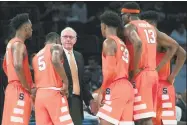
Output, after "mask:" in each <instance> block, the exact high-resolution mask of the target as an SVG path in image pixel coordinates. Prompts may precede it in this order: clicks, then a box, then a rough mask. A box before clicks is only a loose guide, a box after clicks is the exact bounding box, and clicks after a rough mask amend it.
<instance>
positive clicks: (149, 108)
mask: <svg viewBox="0 0 187 125" xmlns="http://www.w3.org/2000/svg"><path fill="white" fill-rule="evenodd" d="M133 82H134V84H135V87H134V88H135V89H134V93H135V98H134V108H133V111H134V120H140V119H144V118H150V117H156V106H155V105H156V99H157V97H156V96H157V95H154V94H153V93H154V92H153V91H157V84H158V73H157V72H156V71H150V70H146V69H145V70H143V71H141V72H140V73H139V74H138V75H137V76H136V77H135V79H134V80H133ZM153 88H155V89H154V90H153ZM155 93H156V92H155Z"/></svg>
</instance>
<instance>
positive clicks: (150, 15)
mask: <svg viewBox="0 0 187 125" xmlns="http://www.w3.org/2000/svg"><path fill="white" fill-rule="evenodd" d="M140 18H141V19H142V20H149V21H152V22H155V23H157V22H158V20H159V14H158V13H157V12H156V11H153V10H150V11H145V12H143V13H141V14H140Z"/></svg>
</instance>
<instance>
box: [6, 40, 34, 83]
mask: <svg viewBox="0 0 187 125" xmlns="http://www.w3.org/2000/svg"><path fill="white" fill-rule="evenodd" d="M15 42H21V43H23V44H24V42H23V41H22V40H21V39H19V38H13V39H11V40H10V41H9V43H8V45H7V48H6V57H5V59H4V61H3V70H4V72H5V73H6V75H7V77H8V83H10V82H14V81H19V82H20V80H19V78H18V76H17V74H16V71H15V68H14V63H13V62H14V59H13V53H12V45H13V44H14V43H15ZM25 52H26V56H25V57H24V59H23V70H24V74H25V77H26V80H27V83H28V85H29V86H30V87H32V83H33V81H32V76H31V72H30V69H29V61H28V55H27V50H26V46H25Z"/></svg>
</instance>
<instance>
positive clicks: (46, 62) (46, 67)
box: [33, 44, 63, 88]
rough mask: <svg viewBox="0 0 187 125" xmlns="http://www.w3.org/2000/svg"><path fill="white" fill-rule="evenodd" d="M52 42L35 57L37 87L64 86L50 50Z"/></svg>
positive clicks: (34, 66)
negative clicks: (54, 65)
mask: <svg viewBox="0 0 187 125" xmlns="http://www.w3.org/2000/svg"><path fill="white" fill-rule="evenodd" d="M50 47H51V45H50V44H47V45H46V46H45V47H44V48H43V49H42V50H40V51H39V52H38V53H37V54H36V55H35V56H34V58H33V69H34V79H35V84H36V88H40V87H42V88H43V87H57V88H59V87H62V85H63V84H62V79H61V78H60V76H59V75H58V74H57V72H56V71H55V69H54V67H53V64H52V60H51V52H50Z"/></svg>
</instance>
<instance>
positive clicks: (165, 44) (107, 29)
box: [2, 2, 186, 125]
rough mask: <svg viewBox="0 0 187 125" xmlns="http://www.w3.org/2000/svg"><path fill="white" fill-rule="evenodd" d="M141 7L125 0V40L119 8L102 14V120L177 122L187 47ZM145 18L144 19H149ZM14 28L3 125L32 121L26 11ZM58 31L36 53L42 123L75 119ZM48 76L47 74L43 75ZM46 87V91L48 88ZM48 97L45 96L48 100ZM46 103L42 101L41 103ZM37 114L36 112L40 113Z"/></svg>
mask: <svg viewBox="0 0 187 125" xmlns="http://www.w3.org/2000/svg"><path fill="white" fill-rule="evenodd" d="M139 14H140V7H139V5H138V4H137V3H135V2H127V3H125V4H124V5H123V8H122V9H121V17H122V20H123V21H124V23H125V26H124V36H125V40H124V42H123V41H122V40H121V39H120V38H119V37H118V32H117V30H118V28H119V27H121V25H122V24H123V23H122V21H121V18H120V17H119V16H118V14H116V13H114V12H110V11H106V12H104V13H103V14H102V15H101V18H100V19H101V31H102V35H103V36H104V37H105V38H106V40H105V41H104V42H103V52H102V68H103V69H102V70H103V78H104V79H103V84H102V87H101V88H100V91H99V96H98V100H97V102H98V108H99V111H98V113H97V116H98V117H99V118H100V123H101V125H111V124H115V125H118V124H119V125H133V124H134V121H136V122H137V123H138V124H139V125H153V124H154V125H162V124H163V125H176V124H177V123H176V118H175V115H176V113H175V100H174V98H175V92H174V87H173V83H174V79H175V77H176V75H177V74H178V72H179V71H180V69H181V67H182V65H183V64H184V62H185V59H186V52H185V51H184V50H183V49H182V47H180V46H179V45H178V44H177V43H176V41H174V40H173V39H171V38H170V37H169V36H167V35H166V34H164V33H162V32H160V31H159V30H158V29H156V24H157V18H158V15H157V14H156V13H155V12H153V11H147V12H145V13H143V14H142V15H141V18H142V19H144V20H140V19H139ZM145 20H146V21H145ZM10 25H11V26H12V28H14V30H15V31H16V33H15V37H14V38H12V39H11V40H10V41H9V43H8V45H7V49H6V54H5V59H4V62H3V69H4V71H5V73H6V75H7V77H8V83H9V84H8V86H7V89H6V94H5V106H4V112H3V122H2V125H11V124H14V125H22V124H24V125H28V124H29V119H30V113H31V98H32V97H33V98H34V96H33V95H34V94H33V93H34V91H32V90H34V89H33V88H34V87H33V81H32V77H31V73H30V70H29V63H28V55H27V50H26V46H25V44H24V41H25V40H26V39H28V38H30V37H31V36H32V24H31V21H30V20H29V17H28V15H27V14H19V15H17V16H16V17H14V18H13V19H12V20H11V24H10ZM59 38H60V37H59V35H58V34H56V33H54V32H52V33H49V34H48V35H47V36H46V45H45V47H44V48H43V49H42V50H40V51H39V52H38V53H37V54H36V55H35V57H34V59H33V68H34V73H35V84H36V88H37V94H36V100H37V95H38V93H39V95H40V98H42V95H43V94H49V97H52V98H53V97H54V98H53V100H51V99H50V100H49V99H44V98H43V100H42V101H43V102H41V101H40V103H45V105H46V107H48V108H47V110H46V116H42V118H43V119H40V118H39V117H40V116H39V114H40V113H39V112H38V113H36V119H38V121H39V122H38V124H39V125H51V124H54V125H73V122H72V119H71V117H70V115H69V110H68V103H67V98H66V96H62V95H67V93H68V80H67V77H66V74H65V71H64V67H63V56H62V54H63V48H62V46H61V45H59V44H57V43H59V40H60V39H59ZM174 55H176V56H177V59H176V66H175V68H174V70H173V71H172V73H171V74H170V60H171V58H172V57H173V56H174ZM44 76H45V77H44ZM46 90H47V92H46ZM45 100H46V101H45ZM41 108H42V107H41ZM37 114H38V115H37Z"/></svg>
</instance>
